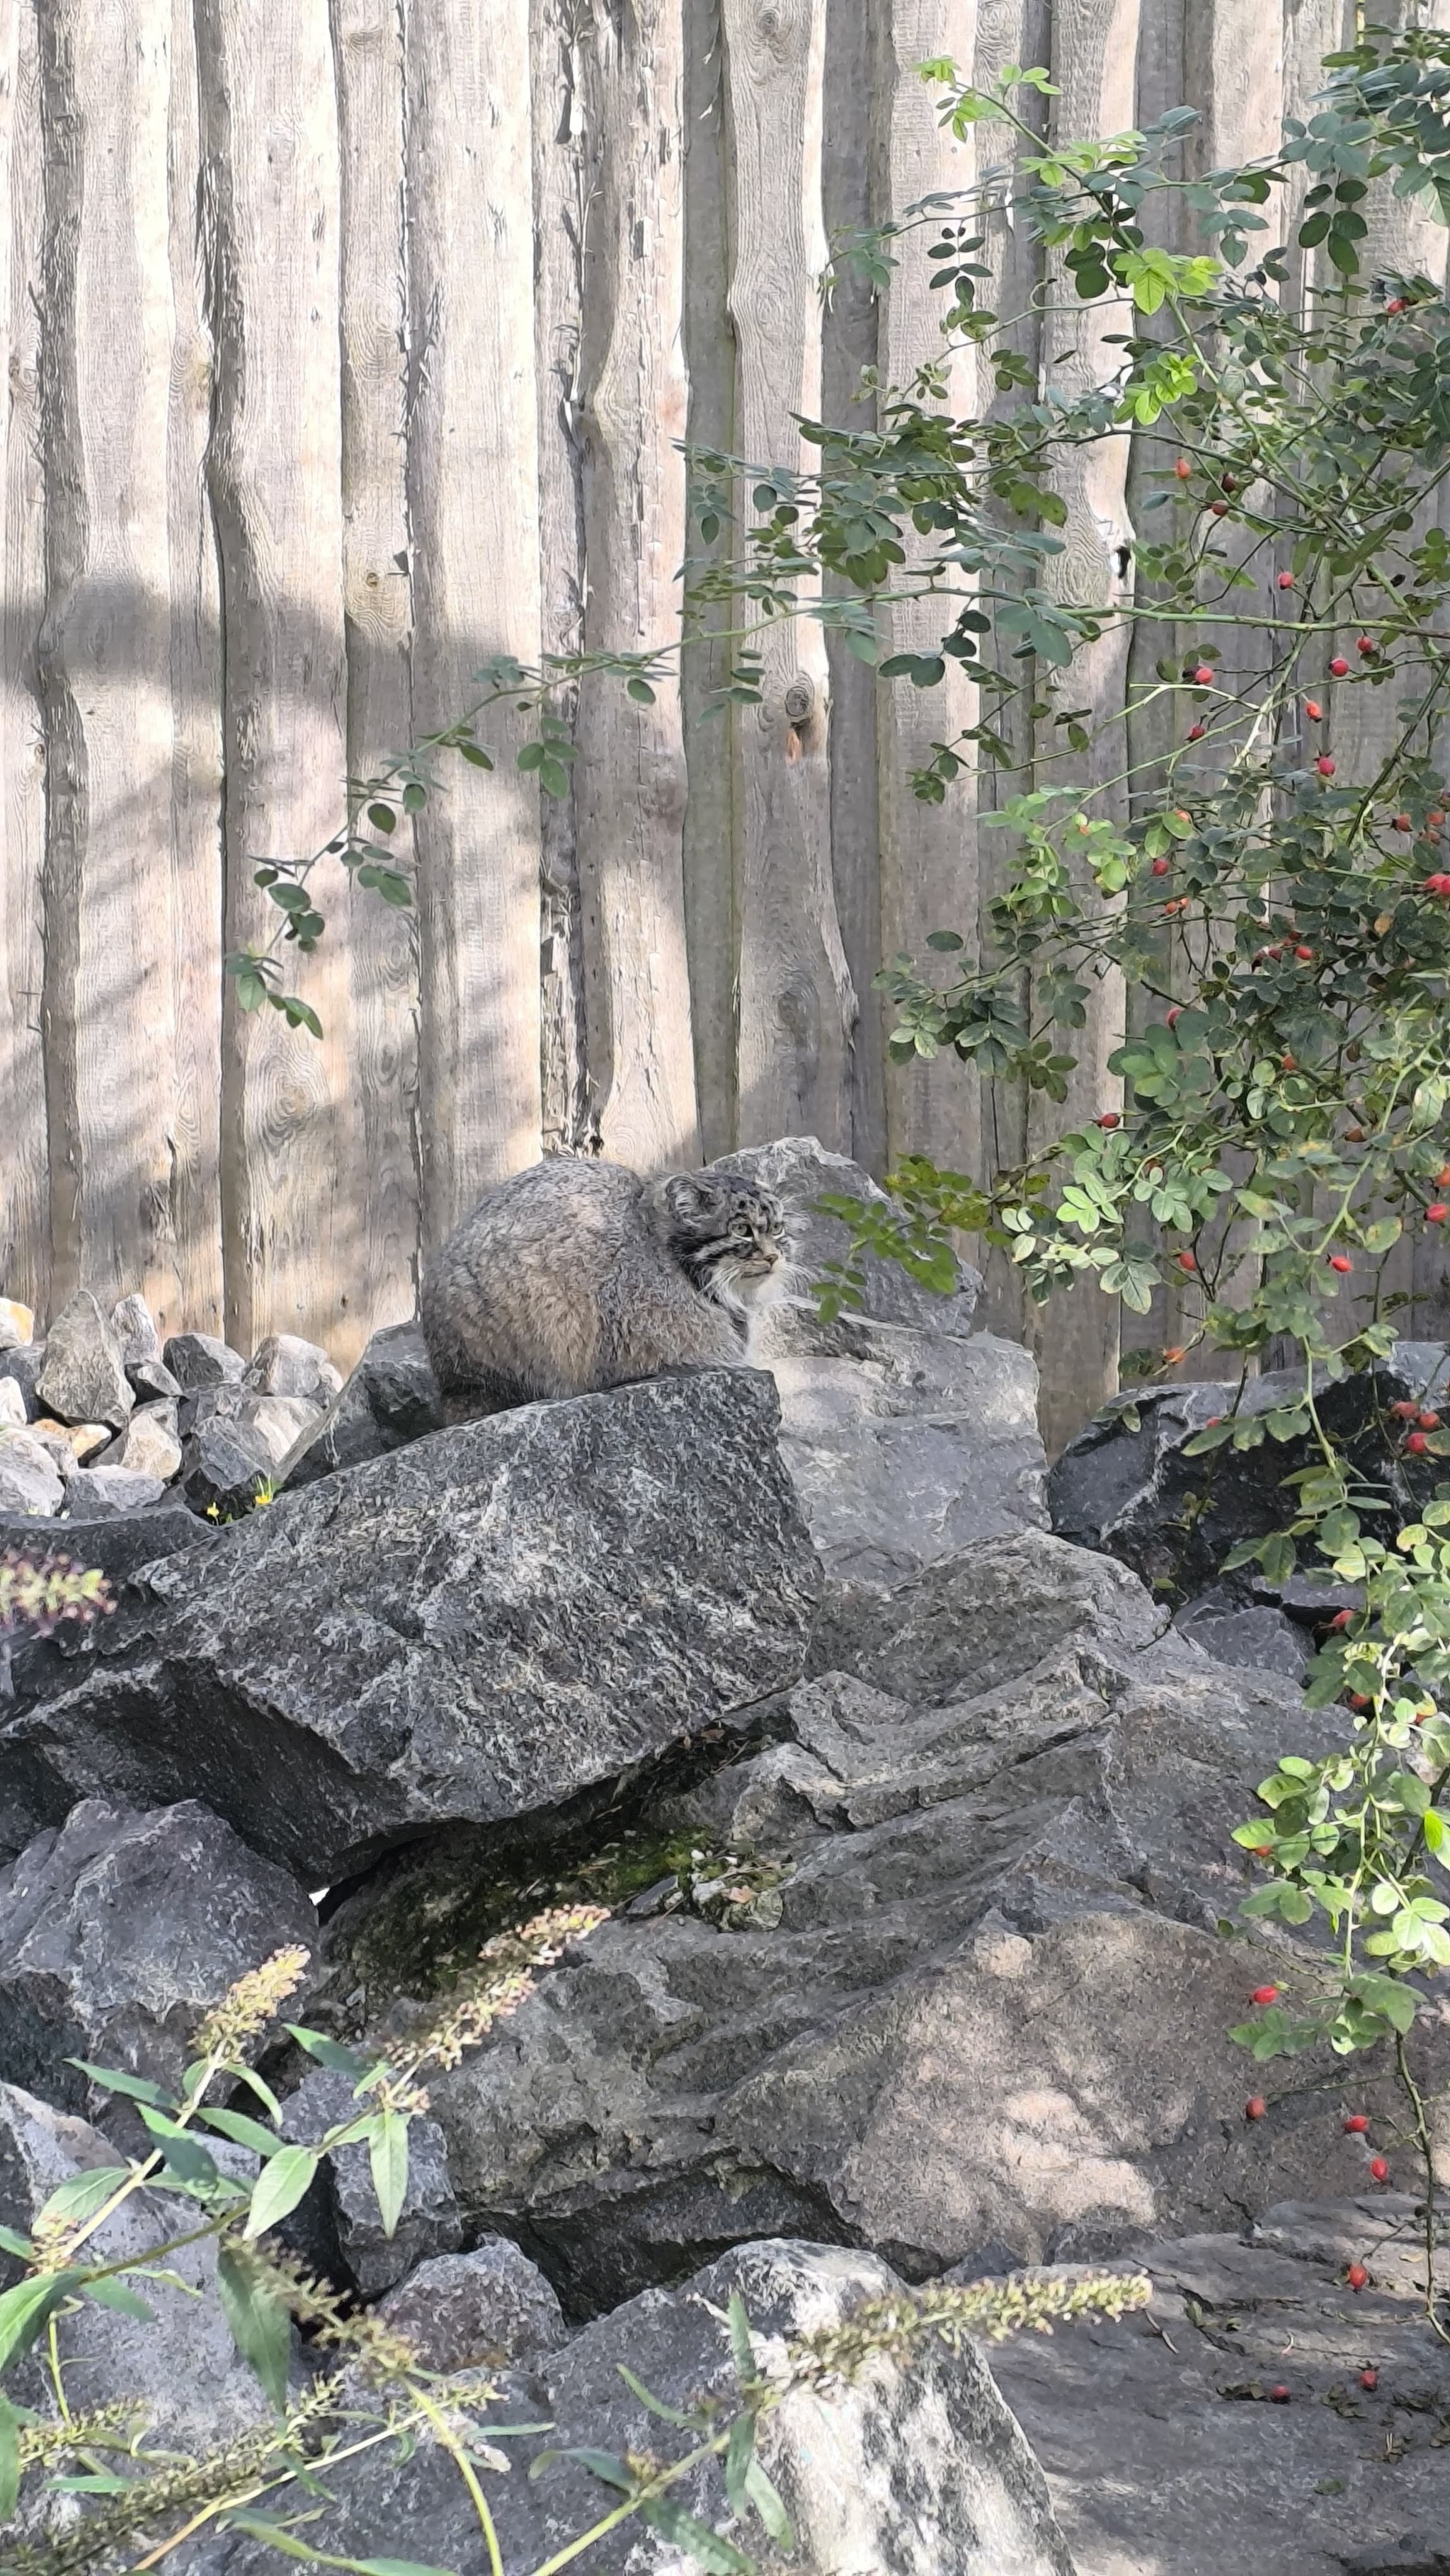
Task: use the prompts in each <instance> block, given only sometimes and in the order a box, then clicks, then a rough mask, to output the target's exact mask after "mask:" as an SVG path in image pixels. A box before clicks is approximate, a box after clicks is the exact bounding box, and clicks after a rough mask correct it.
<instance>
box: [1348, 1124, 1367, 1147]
mask: <svg viewBox="0 0 1450 2576" xmlns="http://www.w3.org/2000/svg"><path fill="white" fill-rule="evenodd" d="M1344 1141H1345V1143H1346V1145H1362V1144H1363V1143H1364V1129H1363V1128H1362V1127H1346V1129H1345V1131H1344Z"/></svg>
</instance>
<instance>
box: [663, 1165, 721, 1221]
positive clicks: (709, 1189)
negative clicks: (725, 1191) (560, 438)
mask: <svg viewBox="0 0 1450 2576" xmlns="http://www.w3.org/2000/svg"><path fill="white" fill-rule="evenodd" d="M663 1186H664V1201H665V1206H666V1207H667V1208H668V1210H669V1212H670V1215H671V1216H672V1217H674V1218H675V1220H676V1221H677V1223H680V1224H688V1223H689V1222H690V1221H691V1220H696V1221H697V1220H698V1219H699V1218H701V1217H704V1216H713V1215H714V1214H715V1212H716V1210H717V1209H718V1207H719V1206H720V1203H721V1202H720V1192H719V1191H718V1189H717V1188H716V1187H715V1184H714V1182H713V1181H707V1180H706V1179H705V1177H704V1175H703V1174H702V1173H700V1172H671V1174H670V1176H669V1179H668V1180H667V1181H666V1182H665V1183H664V1185H663Z"/></svg>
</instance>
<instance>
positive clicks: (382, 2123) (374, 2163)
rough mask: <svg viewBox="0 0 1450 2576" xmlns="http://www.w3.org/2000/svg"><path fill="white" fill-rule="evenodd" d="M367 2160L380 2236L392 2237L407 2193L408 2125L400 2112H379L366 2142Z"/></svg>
mask: <svg viewBox="0 0 1450 2576" xmlns="http://www.w3.org/2000/svg"><path fill="white" fill-rule="evenodd" d="M368 2161H369V2163H370V2165H371V2167H372V2176H373V2189H374V2191H375V2192H376V2193H377V2196H378V2208H379V2209H380V2210H381V2212H382V2219H383V2234H384V2235H385V2236H391V2235H392V2234H393V2233H394V2231H395V2230H396V2228H397V2224H398V2220H399V2218H400V2217H401V2215H402V2209H403V2202H404V2200H405V2199H406V2197H407V2191H408V2123H407V2121H406V2120H405V2119H404V2118H403V2116H402V2113H401V2112H400V2111H380V2112H379V2113H378V2116H377V2118H376V2120H375V2121H374V2123H373V2127H372V2134H371V2136H370V2137H369V2139H368Z"/></svg>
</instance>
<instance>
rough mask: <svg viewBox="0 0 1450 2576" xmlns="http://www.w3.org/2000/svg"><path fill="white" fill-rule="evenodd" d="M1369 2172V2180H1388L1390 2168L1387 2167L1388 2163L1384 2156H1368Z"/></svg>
mask: <svg viewBox="0 0 1450 2576" xmlns="http://www.w3.org/2000/svg"><path fill="white" fill-rule="evenodd" d="M1369 2173H1370V2180H1371V2182H1388V2181H1389V2178H1390V2169H1389V2166H1388V2164H1387V2163H1386V2161H1385V2158H1384V2157H1383V2156H1371V2157H1370V2160H1369Z"/></svg>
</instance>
